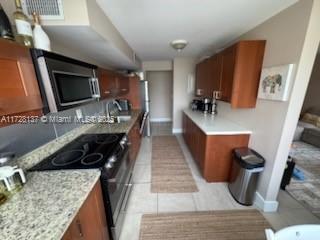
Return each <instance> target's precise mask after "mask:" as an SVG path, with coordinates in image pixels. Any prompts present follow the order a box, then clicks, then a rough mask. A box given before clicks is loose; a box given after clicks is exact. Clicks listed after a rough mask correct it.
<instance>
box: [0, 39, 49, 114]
mask: <svg viewBox="0 0 320 240" xmlns="http://www.w3.org/2000/svg"><path fill="white" fill-rule="evenodd" d="M42 107H43V105H42V100H41V96H40V91H39V86H38V82H37V78H36V74H35V70H34V66H33V62H32V58H31V54H30V51H29V49H28V48H26V47H23V46H20V45H18V44H16V43H14V42H11V41H8V40H2V39H1V40H0V116H4V115H12V114H14V115H18V113H25V114H23V115H29V114H28V112H32V111H33V112H35V111H39V112H42V111H41V109H42Z"/></svg>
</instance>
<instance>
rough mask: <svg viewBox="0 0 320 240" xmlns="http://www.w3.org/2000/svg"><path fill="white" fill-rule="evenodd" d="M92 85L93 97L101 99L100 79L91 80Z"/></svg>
mask: <svg viewBox="0 0 320 240" xmlns="http://www.w3.org/2000/svg"><path fill="white" fill-rule="evenodd" d="M91 84H92V90H93V93H92V97H93V98H100V90H99V82H98V78H91Z"/></svg>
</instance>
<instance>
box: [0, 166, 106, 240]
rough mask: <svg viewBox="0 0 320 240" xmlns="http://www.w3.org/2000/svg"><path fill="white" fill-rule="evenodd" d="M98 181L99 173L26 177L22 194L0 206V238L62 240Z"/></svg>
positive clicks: (90, 171)
mask: <svg viewBox="0 0 320 240" xmlns="http://www.w3.org/2000/svg"><path fill="white" fill-rule="evenodd" d="M99 177H100V172H99V170H81V171H48V172H34V173H30V174H28V182H27V183H26V184H25V185H24V187H23V188H22V189H21V191H20V192H18V193H17V194H15V195H13V196H12V198H11V199H9V201H7V202H6V203H4V204H3V205H1V206H0V238H1V239H5V240H27V239H32V240H38V239H39V240H44V239H45V240H49V239H54V240H58V239H61V238H62V236H63V234H64V232H65V231H66V230H67V228H68V226H69V225H70V223H71V222H72V220H73V218H74V217H75V215H76V214H77V212H78V210H79V209H80V207H81V206H82V204H83V202H84V201H85V200H86V198H87V197H88V195H89V193H90V191H91V189H92V188H93V187H94V185H95V183H96V182H97V181H98V180H99Z"/></svg>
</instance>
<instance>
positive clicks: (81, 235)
mask: <svg viewBox="0 0 320 240" xmlns="http://www.w3.org/2000/svg"><path fill="white" fill-rule="evenodd" d="M77 226H78V230H79V236H80V237H81V238H82V237H83V232H82V226H81V222H80V220H79V219H77Z"/></svg>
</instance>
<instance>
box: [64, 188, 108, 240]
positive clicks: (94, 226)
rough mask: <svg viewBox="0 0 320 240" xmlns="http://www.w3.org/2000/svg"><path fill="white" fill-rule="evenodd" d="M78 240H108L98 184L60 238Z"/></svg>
mask: <svg viewBox="0 0 320 240" xmlns="http://www.w3.org/2000/svg"><path fill="white" fill-rule="evenodd" d="M78 239H79V240H92V239H95V240H108V239H110V238H109V235H108V229H107V221H106V216H105V210H104V204H103V198H102V190H101V185H100V182H97V183H96V185H95V186H94V188H93V189H92V191H91V193H90V194H89V196H88V198H87V199H86V201H85V202H84V204H83V205H82V207H81V209H80V210H79V212H78V213H77V215H76V216H75V218H74V219H73V221H72V222H71V224H70V225H69V228H68V229H67V231H66V232H65V234H64V236H63V238H62V240H78Z"/></svg>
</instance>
